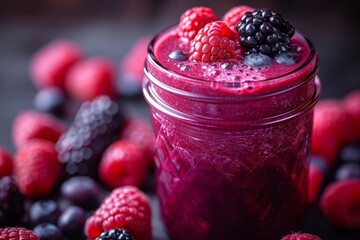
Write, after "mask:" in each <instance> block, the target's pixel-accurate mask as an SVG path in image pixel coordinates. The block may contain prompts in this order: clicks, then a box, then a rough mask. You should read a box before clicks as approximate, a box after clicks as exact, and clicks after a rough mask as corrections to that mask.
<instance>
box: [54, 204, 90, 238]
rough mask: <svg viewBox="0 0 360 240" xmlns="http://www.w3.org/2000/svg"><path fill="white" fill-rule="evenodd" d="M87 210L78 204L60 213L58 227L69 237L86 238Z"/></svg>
mask: <svg viewBox="0 0 360 240" xmlns="http://www.w3.org/2000/svg"><path fill="white" fill-rule="evenodd" d="M85 222H86V212H85V211H84V210H83V209H82V208H80V207H77V206H70V207H68V208H66V209H65V211H64V212H63V213H62V214H61V215H60V217H59V219H58V224H57V225H58V227H59V229H60V230H61V232H62V234H63V235H64V237H66V238H68V239H85V234H84V226H85Z"/></svg>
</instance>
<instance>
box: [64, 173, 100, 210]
mask: <svg viewBox="0 0 360 240" xmlns="http://www.w3.org/2000/svg"><path fill="white" fill-rule="evenodd" d="M101 192H102V189H101V187H100V185H99V184H98V183H97V182H96V181H95V180H93V179H92V178H91V177H88V176H75V177H71V178H69V179H68V180H66V181H65V182H63V184H62V185H61V194H62V196H63V197H64V198H66V199H68V200H69V201H70V202H71V203H72V204H74V205H77V206H80V207H82V208H84V209H88V210H92V209H95V208H97V207H98V206H99V204H100V202H101V199H100V196H101Z"/></svg>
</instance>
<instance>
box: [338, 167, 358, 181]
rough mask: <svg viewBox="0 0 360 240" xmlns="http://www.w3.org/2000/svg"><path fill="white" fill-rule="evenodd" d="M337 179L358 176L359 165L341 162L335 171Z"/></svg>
mask: <svg viewBox="0 0 360 240" xmlns="http://www.w3.org/2000/svg"><path fill="white" fill-rule="evenodd" d="M335 178H336V179H337V180H345V179H350V178H360V165H359V164H357V163H345V164H342V165H341V166H340V167H339V168H338V169H337V170H336V173H335Z"/></svg>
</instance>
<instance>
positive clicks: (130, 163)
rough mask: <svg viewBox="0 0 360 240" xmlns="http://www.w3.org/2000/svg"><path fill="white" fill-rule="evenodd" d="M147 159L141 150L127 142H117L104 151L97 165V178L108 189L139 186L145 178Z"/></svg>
mask: <svg viewBox="0 0 360 240" xmlns="http://www.w3.org/2000/svg"><path fill="white" fill-rule="evenodd" d="M146 170H147V159H146V158H145V154H144V152H143V151H142V149H141V148H139V147H138V146H137V145H135V144H134V143H132V142H129V141H127V140H118V141H116V142H114V143H113V144H111V145H110V146H109V147H108V148H107V149H106V151H105V153H104V155H103V157H102V159H101V161H100V165H99V177H100V179H101V180H102V181H103V182H104V183H105V184H106V185H108V186H109V187H111V188H116V187H119V186H124V185H134V186H139V185H140V184H141V183H142V182H143V181H144V178H145V175H146Z"/></svg>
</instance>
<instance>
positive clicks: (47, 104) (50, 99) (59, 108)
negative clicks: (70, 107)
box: [33, 87, 66, 116]
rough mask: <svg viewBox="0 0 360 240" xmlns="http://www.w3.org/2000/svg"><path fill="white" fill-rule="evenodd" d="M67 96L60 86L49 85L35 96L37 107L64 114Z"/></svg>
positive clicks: (41, 109) (56, 113) (40, 109)
mask: <svg viewBox="0 0 360 240" xmlns="http://www.w3.org/2000/svg"><path fill="white" fill-rule="evenodd" d="M65 103H66V96H65V93H64V92H63V90H61V89H60V88H58V87H48V88H44V89H42V90H39V91H38V92H37V94H36V95H35V97H34V103H33V104H34V107H35V109H37V110H39V111H41V112H46V113H51V114H54V115H56V116H62V115H63V114H64V111H65Z"/></svg>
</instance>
